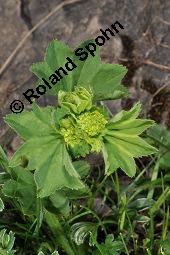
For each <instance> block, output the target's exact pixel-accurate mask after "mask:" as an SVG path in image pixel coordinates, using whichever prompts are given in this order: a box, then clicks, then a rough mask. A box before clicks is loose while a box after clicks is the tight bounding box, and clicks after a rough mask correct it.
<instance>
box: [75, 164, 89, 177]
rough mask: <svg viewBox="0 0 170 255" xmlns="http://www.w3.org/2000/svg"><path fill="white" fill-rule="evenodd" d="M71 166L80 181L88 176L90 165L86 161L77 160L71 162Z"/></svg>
mask: <svg viewBox="0 0 170 255" xmlns="http://www.w3.org/2000/svg"><path fill="white" fill-rule="evenodd" d="M73 165H74V167H75V169H76V171H77V172H78V174H79V175H80V177H81V178H82V179H83V178H85V177H86V176H87V175H88V174H89V171H90V165H89V163H88V162H87V161H84V160H77V161H74V162H73Z"/></svg>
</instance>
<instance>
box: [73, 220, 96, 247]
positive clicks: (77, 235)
mask: <svg viewBox="0 0 170 255" xmlns="http://www.w3.org/2000/svg"><path fill="white" fill-rule="evenodd" d="M92 235H97V225H96V224H95V223H91V222H77V223H75V224H73V225H72V227H71V239H72V240H74V242H75V243H76V244H77V245H81V244H83V243H84V242H85V239H86V238H87V237H88V236H92Z"/></svg>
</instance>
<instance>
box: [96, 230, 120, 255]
mask: <svg viewBox="0 0 170 255" xmlns="http://www.w3.org/2000/svg"><path fill="white" fill-rule="evenodd" d="M97 248H98V251H95V252H93V255H98V254H99V253H98V252H99V251H100V254H102V255H119V254H121V252H122V251H123V250H124V245H123V243H122V241H119V240H115V241H114V237H113V235H112V234H110V235H107V236H106V240H105V243H102V244H98V245H97Z"/></svg>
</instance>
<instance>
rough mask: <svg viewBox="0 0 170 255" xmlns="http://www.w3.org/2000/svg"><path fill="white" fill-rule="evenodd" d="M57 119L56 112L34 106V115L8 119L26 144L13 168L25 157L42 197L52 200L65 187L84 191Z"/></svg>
mask: <svg viewBox="0 0 170 255" xmlns="http://www.w3.org/2000/svg"><path fill="white" fill-rule="evenodd" d="M54 116H55V108H53V107H47V108H40V107H38V106H36V105H35V104H34V105H33V111H32V112H23V113H21V114H20V116H18V115H14V114H10V115H8V116H7V117H6V118H5V120H6V122H7V123H8V124H10V125H11V126H12V128H13V129H15V130H16V131H17V132H18V133H19V134H20V135H21V136H22V137H23V138H24V139H25V140H26V142H25V143H24V144H23V145H22V146H21V147H20V148H19V150H18V151H17V152H16V153H15V154H14V157H13V159H12V160H11V162H10V166H11V167H15V166H18V165H22V159H23V157H24V158H26V159H28V169H30V170H35V181H36V184H37V188H38V195H39V196H40V197H45V196H49V195H51V194H52V193H54V192H55V191H56V190H57V189H61V188H63V187H66V188H71V189H79V188H83V187H84V185H83V184H82V182H81V180H80V177H79V174H78V173H77V172H76V170H75V168H74V166H73V164H72V162H71V159H70V157H69V155H68V153H67V150H66V148H65V145H64V142H63V140H62V137H61V136H60V135H59V134H58V131H57V129H56V127H55V117H54ZM30 123H31V124H30Z"/></svg>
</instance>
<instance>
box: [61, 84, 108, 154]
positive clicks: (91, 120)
mask: <svg viewBox="0 0 170 255" xmlns="http://www.w3.org/2000/svg"><path fill="white" fill-rule="evenodd" d="M60 96H61V97H60V99H59V103H60V106H61V107H66V108H67V109H68V110H69V114H68V116H67V117H66V118H64V119H62V120H61V122H60V133H61V134H62V136H63V137H64V141H65V143H66V144H67V145H69V146H70V147H72V148H75V147H76V146H80V145H82V146H84V147H86V148H87V147H88V149H87V153H89V152H90V151H91V152H100V151H101V149H102V133H103V130H104V128H105V125H106V123H107V120H106V118H105V117H104V115H103V114H102V113H100V111H99V109H97V108H96V107H95V106H93V105H92V94H91V93H90V92H88V91H87V90H86V89H85V88H78V89H76V90H75V91H74V92H60ZM70 98H71V99H72V102H73V101H74V103H73V105H74V107H73V105H72V104H70V101H68V100H70Z"/></svg>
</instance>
